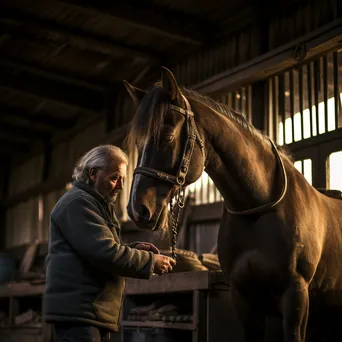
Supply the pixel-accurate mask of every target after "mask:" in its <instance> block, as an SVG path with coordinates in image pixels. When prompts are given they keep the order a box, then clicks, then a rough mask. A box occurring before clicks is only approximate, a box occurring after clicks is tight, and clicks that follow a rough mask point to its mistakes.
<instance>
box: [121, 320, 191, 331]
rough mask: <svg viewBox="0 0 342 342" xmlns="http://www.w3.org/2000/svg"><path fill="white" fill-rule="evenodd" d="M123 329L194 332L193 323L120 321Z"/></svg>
mask: <svg viewBox="0 0 342 342" xmlns="http://www.w3.org/2000/svg"><path fill="white" fill-rule="evenodd" d="M120 325H121V326H123V327H145V328H166V329H178V330H196V324H195V323H178V322H160V321H126V320H124V321H121V323H120Z"/></svg>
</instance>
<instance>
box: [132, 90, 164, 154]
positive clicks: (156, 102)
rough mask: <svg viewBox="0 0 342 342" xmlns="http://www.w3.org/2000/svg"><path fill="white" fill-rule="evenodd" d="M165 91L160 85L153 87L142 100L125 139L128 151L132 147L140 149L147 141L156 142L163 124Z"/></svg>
mask: <svg viewBox="0 0 342 342" xmlns="http://www.w3.org/2000/svg"><path fill="white" fill-rule="evenodd" d="M167 104H168V103H167V99H166V97H165V91H164V89H163V88H162V87H161V86H160V84H155V86H154V87H153V88H152V89H151V90H150V91H149V92H148V93H147V95H146V96H145V97H144V98H143V99H142V101H141V103H140V105H139V107H138V109H137V111H136V113H135V115H134V117H133V119H132V121H131V127H130V132H129V135H128V137H127V145H128V149H129V150H130V151H133V149H134V147H135V146H137V147H138V148H141V147H142V146H143V145H144V144H145V143H146V141H147V140H148V139H150V138H151V137H153V138H154V139H156V140H158V138H159V135H160V132H161V130H162V128H163V124H164V113H165V108H166V106H167Z"/></svg>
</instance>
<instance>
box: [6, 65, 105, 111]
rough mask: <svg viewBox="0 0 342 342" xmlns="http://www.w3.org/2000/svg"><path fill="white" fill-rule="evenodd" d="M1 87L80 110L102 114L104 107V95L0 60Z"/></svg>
mask: <svg viewBox="0 0 342 342" xmlns="http://www.w3.org/2000/svg"><path fill="white" fill-rule="evenodd" d="M0 75H1V76H0V85H2V86H5V87H9V88H11V89H16V90H20V91H24V92H27V93H30V94H34V95H37V96H39V97H43V98H47V99H52V100H54V101H58V102H61V103H65V104H67V105H71V106H77V107H79V108H84V109H91V110H94V111H97V112H100V111H101V110H102V109H103V106H104V97H103V93H102V92H99V91H94V90H93V89H91V88H86V87H80V86H75V85H73V84H71V83H69V82H65V80H61V79H58V78H57V79H50V78H44V77H42V76H41V75H39V74H37V73H35V72H34V71H33V70H31V69H29V68H21V67H20V65H16V64H15V63H9V62H6V61H3V60H2V61H1V60H0Z"/></svg>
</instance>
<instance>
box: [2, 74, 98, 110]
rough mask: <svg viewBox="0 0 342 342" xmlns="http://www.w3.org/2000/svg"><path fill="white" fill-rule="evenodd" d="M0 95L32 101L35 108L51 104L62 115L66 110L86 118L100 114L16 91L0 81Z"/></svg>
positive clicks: (26, 92) (19, 90) (33, 94)
mask: <svg viewBox="0 0 342 342" xmlns="http://www.w3.org/2000/svg"><path fill="white" fill-rule="evenodd" d="M0 93H2V95H3V96H6V95H4V94H5V93H6V94H9V95H10V96H11V97H12V96H15V97H16V98H17V99H18V101H20V99H22V98H24V99H30V100H33V101H35V102H36V103H37V106H38V105H39V104H41V103H43V102H45V103H46V102H48V103H50V104H52V105H53V106H54V107H57V108H58V107H59V108H60V109H59V110H60V111H61V112H62V113H63V112H64V110H65V109H66V110H74V111H75V112H77V113H78V114H80V115H82V116H83V117H87V116H88V117H90V116H95V117H97V116H99V114H100V113H99V112H95V111H93V110H87V109H85V108H84V107H83V108H80V107H79V106H76V105H71V104H66V103H63V102H60V101H57V100H54V99H51V98H48V97H45V96H42V95H38V94H35V93H31V92H29V90H27V91H24V90H21V89H16V88H14V87H11V86H2V85H1V80H0Z"/></svg>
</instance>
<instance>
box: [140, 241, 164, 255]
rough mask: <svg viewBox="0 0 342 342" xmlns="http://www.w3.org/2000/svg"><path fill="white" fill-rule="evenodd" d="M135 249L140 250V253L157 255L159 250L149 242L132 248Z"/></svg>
mask: <svg viewBox="0 0 342 342" xmlns="http://www.w3.org/2000/svg"><path fill="white" fill-rule="evenodd" d="M134 248H136V249H140V250H142V251H151V252H152V253H154V254H159V253H160V252H159V249H158V248H157V247H156V246H155V245H154V244H152V243H149V242H140V243H138V244H136V245H135V246H134Z"/></svg>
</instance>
